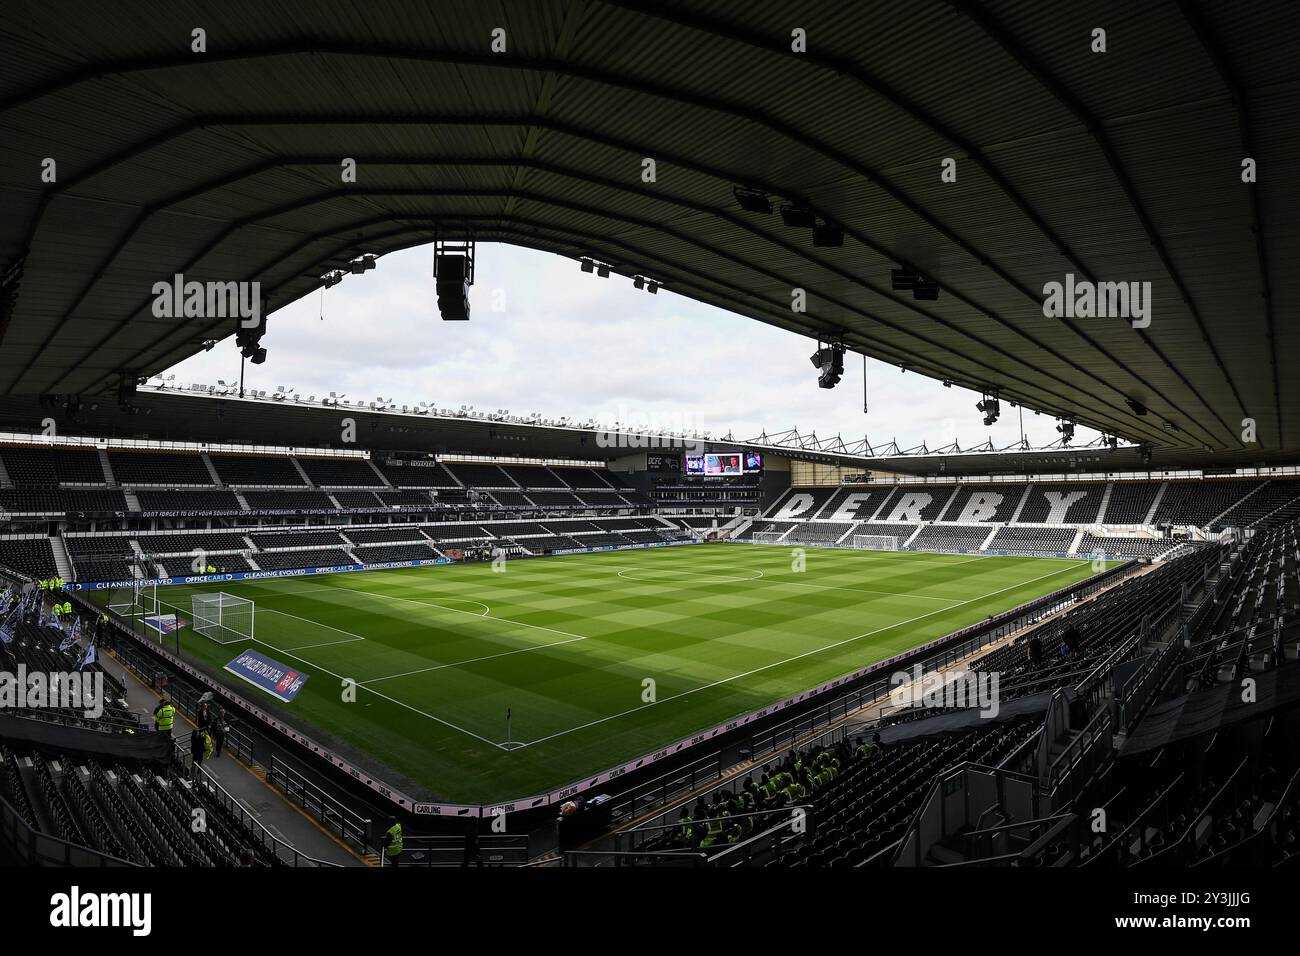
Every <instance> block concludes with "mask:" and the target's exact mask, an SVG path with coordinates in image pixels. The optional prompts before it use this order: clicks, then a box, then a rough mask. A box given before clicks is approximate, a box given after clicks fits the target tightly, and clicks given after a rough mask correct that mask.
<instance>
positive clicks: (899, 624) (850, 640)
mask: <svg viewBox="0 0 1300 956" xmlns="http://www.w3.org/2000/svg"><path fill="white" fill-rule="evenodd" d="M1086 564H1088V562H1087V561H1083V562H1080V565H1079V566H1083V565H1086ZM1073 570H1075V568H1073V567H1069V568H1060V569H1058V570H1056V571H1049V572H1048V573H1047V574H1043V575H1040V576H1038V577H1036V578H1030V579H1029V580H1028V581H1020V582H1018V583H1016V584H1011V585H1008V586H1007V587H1005V588H999V589H998V590H996V591H990V592H989V593H988V594H981V595H980V596H979V597H973V598H970V599H969V600H966V601H958V602H957V603H956V604H953V605H951V606H950V607H941V608H938V609H936V610H934V611H929V612H927V613H925V614H920V615H917V616H916V617H913V618H909V619H908V620H906V621H897V622H895V623H893V624H890V625H888V626H886V627H878V628H876V629H875V630H874V631H867V632H866V633H865V634H858V635H857V636H856V637H848V638H845V639H844V640H842V641H836V642H834V643H833V644H827V645H826V646H825V647H818V648H814V649H813V650H811V651H805V652H804V653H802V654H796V655H795V656H793V657H787V658H786V659H785V660H783V661H775V662H773V663H771V664H764V665H763V666H762V667H755V668H754V669H753V670H748V671H745V672H744V673H742V674H733V675H732V676H730V677H724V678H722V679H721V680H716V681H713V682H712V683H710V684H701V685H700V686H699V687H693V688H691V689H690V690H685V691H682V692H681V693H680V694H673V695H671V696H669V697H663V698H660V699H659V700H656V701H654V702H653V703H649V704H645V705H643V706H641V707H633V708H631V709H630V710H624V711H621V712H619V713H617V714H610V715H609V716H608V717H600V718H597V719H596V720H591V721H588V722H587V723H585V724H579V725H578V726H577V727H570V728H569V729H568V730H561V731H559V732H558V733H554V734H549V735H548V736H546V737H538V738H537V739H536V740H530V741H528V742H527V743H525V744H524V745H523V746H525V747H531V746H532V745H533V744H540V743H544V742H545V741H548V740H554V739H555V738H557V737H563V736H565V735H566V734H571V733H574V732H575V731H578V730H585V729H586V728H588V727H594V726H596V725H597V724H603V723H605V722H606V721H610V720H614V719H616V718H618V717H625V716H627V715H628V714H634V713H636V712H638V711H642V710H646V709H648V708H650V707H655V706H657V705H659V704H666V703H667V702H668V701H670V700H676V699H677V698H679V697H687V696H689V695H691V694H695V693H698V692H699V691H702V690H708V689H709V688H711V687H718V686H720V685H722V684H729V683H731V682H732V681H734V680H739V679H740V678H742V677H749V676H751V675H753V674H759V673H762V672H763V671H766V670H771V669H772V668H773V667H780V666H782V665H783V664H789V663H790V662H791V661H797V660H800V659H802V658H805V657H811V656H812V655H813V654H820V653H821V652H822V651H828V650H832V649H834V648H836V647H842V646H843V645H845V644H852V643H853V642H854V641H860V640H862V638H864V637H871V636H872V635H873V634H879V633H881V632H882V631H892V630H894V629H895V628H898V627H902V626H904V625H906V624H914V623H916V622H917V621H921V620H924V619H925V618H927V617H933V616H934V615H936V614H942V613H943V612H944V611H948V610H951V609H952V608H956V607H961V606H963V605H966V604H974V603H975V602H977V601H983V600H985V599H987V598H991V597H993V596H994V595H997V594H1002V593H1003V592H1005V591H1014V590H1015V589H1016V588H1020V587H1024V586H1025V585H1026V584H1033V583H1034V582H1035V581H1042V580H1043V579H1045V578H1052V577H1056V576H1057V575H1058V574H1064V573H1065V572H1066V571H1073Z"/></svg>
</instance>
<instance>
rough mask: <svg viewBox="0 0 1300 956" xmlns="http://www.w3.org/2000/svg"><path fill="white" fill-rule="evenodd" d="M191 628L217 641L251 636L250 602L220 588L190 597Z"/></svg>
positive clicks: (246, 638) (229, 641)
mask: <svg viewBox="0 0 1300 956" xmlns="http://www.w3.org/2000/svg"><path fill="white" fill-rule="evenodd" d="M192 611H193V614H194V625H193V626H194V630H196V631H197V632H198V633H200V634H202V635H203V636H204V637H208V638H211V639H212V640H214V641H216V642H217V643H218V644H232V643H234V642H235V641H241V640H252V639H253V602H252V601H250V600H248V599H247V598H241V597H235V596H234V595H233V594H227V593H225V592H224V591H221V592H219V593H217V594H196V595H194V597H193V605H192Z"/></svg>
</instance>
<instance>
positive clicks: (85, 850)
mask: <svg viewBox="0 0 1300 956" xmlns="http://www.w3.org/2000/svg"><path fill="white" fill-rule="evenodd" d="M0 843H3V844H4V845H5V846H7V847H8V848H9V850H10V852H11V853H12V854H13V856H14V858H15V861H16V862H17V863H18V864H19V865H20V866H76V867H110V866H111V867H117V866H136V865H137V864H135V863H132V862H130V861H129V860H123V859H120V858H118V857H115V856H111V855H110V854H107V853H101V852H100V851H98V850H92V849H90V848H89V847H84V846H79V845H78V844H76V843H69V842H68V841H67V840H61V839H59V838H58V837H56V836H52V835H50V834H48V833H42V832H41V831H40V830H36V829H33V828H32V827H31V826H30V825H29V824H28V823H27V821H26V820H24V819H23V818H22V815H21V814H20V813H19V812H18V811H17V810H15V809H14V808H13V807H12V806H10V804H9V802H8V801H7V800H5V799H4V798H3V797H0Z"/></svg>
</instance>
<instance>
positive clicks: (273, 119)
mask: <svg viewBox="0 0 1300 956" xmlns="http://www.w3.org/2000/svg"><path fill="white" fill-rule="evenodd" d="M375 123H380V124H385V125H397V124H402V125H421V126H424V125H429V124H430V123H439V124H443V125H453V124H454V125H502V126H511V127H516V126H525V125H529V124H531V125H533V126H544V127H546V128H549V129H553V130H555V131H556V132H560V133H563V134H570V131H571V130H578V131H577V132H574V133H572V135H578V136H581V137H583V138H585V139H588V140H590V141H592V142H597V143H601V144H602V145H607V146H610V147H611V148H616V149H621V150H626V151H628V152H631V153H633V154H635V155H644V154H645V152H646V150H645V149H644V148H643V147H640V146H639V145H638V144H633V143H628V142H626V141H623V140H619V139H617V138H614V137H609V136H604V135H601V134H599V133H596V132H594V131H590V130H580V129H579V128H576V127H572V126H571V125H570V124H564V123H555V122H552V121H549V120H546V119H541V118H516V117H511V118H493V117H477V116H437V117H433V116H411V115H405V114H404V115H400V116H386V117H377V116H374V115H368V116H364V117H362V116H358V117H340V116H330V117H303V116H259V117H247V116H239V115H233V116H227V115H213V116H206V117H201V118H196V119H194V120H190V121H186V122H184V123H180V124H177V125H176V126H174V127H172V128H171V130H170V131H168V132H165V133H163V134H160V135H156V136H152V137H149V138H148V139H146V140H144V141H143V142H141V143H139V144H135V145H133V146H130V147H127V148H126V149H124V150H120V151H118V152H117V153H115V154H114V155H113V156H112V157H110V158H109V159H106V160H103V161H101V162H98V163H96V164H95V166H93V167H91V168H90V169H88V170H83V171H82V172H81V173H78V174H76V175H75V176H74V177H72V179H70V180H67V181H65V182H64V183H63V184H61V185H60V186H58V187H56V189H57V190H59V191H63V190H66V189H67V188H68V187H69V186H71V185H74V184H77V183H80V182H84V181H85V180H87V179H89V178H92V177H94V176H96V175H99V174H101V173H103V172H106V171H108V170H109V169H111V168H113V167H114V166H116V165H118V164H119V163H122V162H126V161H127V160H128V159H131V158H133V157H134V156H135V155H138V154H139V153H143V152H147V151H149V150H151V149H153V148H155V147H156V146H158V145H161V144H162V143H165V142H167V141H168V140H169V139H173V138H177V137H179V136H182V135H184V134H186V133H188V132H191V131H194V130H199V129H207V128H210V127H215V126H232V127H239V126H263V125H265V126H286V125H362V124H367V125H368V124H375ZM658 155H659V156H660V157H661V158H663V159H665V160H667V161H668V162H669V163H671V164H673V165H679V166H682V167H683V168H686V169H691V170H694V171H697V172H700V173H702V174H703V175H706V176H710V177H712V178H717V179H720V180H722V181H723V182H725V183H727V184H729V185H730V184H733V183H736V182H741V181H746V182H749V183H750V184H752V185H754V186H757V187H759V188H762V189H765V190H766V191H768V192H771V193H773V194H775V195H779V196H785V197H786V198H788V199H790V200H792V201H795V202H800V203H802V204H805V205H807V206H808V207H809V208H810V209H813V210H814V211H817V212H820V210H819V209H818V207H817V205H816V204H814V203H809V202H808V201H807V199H806V197H804V196H802V195H801V194H798V193H793V192H791V191H790V190H788V189H783V188H782V187H780V186H777V185H775V184H772V183H768V182H760V181H757V180H755V179H754V177H752V176H742V175H740V174H737V173H733V172H729V171H726V170H719V169H717V168H716V167H712V166H708V165H706V164H702V163H699V162H696V161H694V160H692V159H690V158H689V157H683V156H677V155H672V154H668V153H665V152H663V151H659V152H658ZM50 198H51V196H50V195H49V194H47V196H46V197H45V198H44V199H43V200H42V203H41V205H40V207H39V208H38V210H37V217H38V219H39V217H40V216H41V215H42V214H43V211H44V209H45V207H46V204H47V202H48V201H49V199H50ZM830 218H832V219H834V218H835V217H830ZM841 225H842V226H843V228H844V230H845V233H846V234H847V235H850V236H852V237H853V238H855V239H857V240H858V241H860V242H862V243H863V245H865V246H867V247H868V248H870V249H872V250H873V251H874V252H876V253H877V254H878V255H879V256H881V257H882V258H885V259H892V260H893V261H894V262H897V263H898V264H899V265H900V266H901V267H909V266H911V267H913V268H919V267H917V266H916V264H915V263H912V262H910V261H908V260H907V259H905V258H902V257H899V256H897V255H896V254H894V253H893V252H892V251H890V250H888V249H885V248H884V247H882V246H881V245H880V244H879V243H877V242H876V241H875V240H873V239H872V238H870V237H869V236H867V235H866V234H864V233H862V232H860V231H859V230H857V229H855V228H854V227H852V226H850V225H847V224H844V223H841ZM35 230H36V223H35V222H33V224H32V229H31V232H32V234H34V233H35ZM944 291H945V292H947V293H948V294H949V295H951V296H952V297H953V298H954V299H956V300H958V301H960V302H962V303H963V304H965V305H967V306H968V307H970V308H972V309H974V310H975V311H977V312H979V313H980V314H981V315H983V316H986V317H988V318H989V319H991V320H993V321H995V322H997V323H998V324H999V325H1001V326H1002V327H1004V328H1006V329H1008V330H1009V331H1011V332H1012V333H1013V334H1015V335H1017V336H1019V337H1021V338H1023V339H1025V340H1026V341H1028V342H1030V343H1031V344H1033V345H1034V346H1035V347H1037V348H1039V349H1042V350H1043V351H1044V352H1047V353H1048V354H1049V355H1052V356H1053V357H1054V358H1056V359H1057V360H1058V361H1060V362H1061V363H1062V364H1064V365H1068V366H1069V367H1071V368H1073V369H1074V370H1075V371H1077V372H1078V373H1079V374H1081V375H1083V376H1085V377H1087V378H1089V379H1091V380H1093V381H1094V382H1096V383H1097V384H1099V385H1101V386H1102V387H1104V388H1107V389H1112V390H1114V391H1116V392H1117V393H1119V394H1121V395H1123V394H1124V393H1123V391H1122V390H1121V389H1120V388H1119V387H1118V386H1117V385H1115V384H1114V383H1113V382H1111V381H1109V380H1108V379H1107V378H1105V377H1103V376H1101V375H1098V374H1097V373H1094V372H1092V371H1090V370H1088V369H1086V368H1084V367H1083V366H1081V365H1079V364H1078V363H1077V362H1075V361H1073V360H1071V359H1070V358H1069V357H1068V356H1066V355H1064V354H1062V353H1060V352H1057V351H1056V350H1054V349H1052V348H1051V347H1050V346H1048V345H1047V344H1046V343H1044V342H1042V341H1041V340H1040V339H1038V338H1037V337H1036V336H1034V335H1032V334H1030V333H1029V332H1027V331H1025V330H1024V329H1022V328H1020V327H1019V326H1017V325H1015V324H1014V323H1012V322H1010V321H1008V320H1007V319H1005V318H1003V317H1002V316H1000V315H998V313H996V312H995V311H993V310H991V309H989V308H987V307H985V306H982V305H980V304H979V303H977V302H975V301H974V300H973V299H971V298H970V297H969V296H967V295H965V294H963V293H962V292H961V291H960V290H958V289H955V288H953V287H952V286H947V285H945V286H944ZM1035 302H1037V300H1035ZM1063 321H1064V320H1063ZM1065 324H1066V325H1067V326H1070V327H1071V328H1072V329H1073V330H1074V331H1075V332H1076V333H1078V329H1077V327H1075V326H1074V325H1073V323H1070V322H1068V321H1066V322H1065ZM1078 334H1080V337H1081V338H1083V339H1084V341H1085V342H1087V343H1088V344H1089V345H1091V346H1092V347H1093V348H1094V349H1096V351H1097V352H1099V353H1100V354H1101V355H1102V356H1104V357H1105V358H1106V359H1107V360H1108V361H1110V362H1111V363H1112V364H1114V365H1116V366H1117V367H1118V368H1120V369H1122V370H1123V371H1124V372H1125V373H1126V374H1127V375H1128V376H1129V377H1130V378H1132V379H1133V381H1134V382H1135V383H1137V384H1139V385H1142V386H1145V380H1144V379H1143V378H1142V377H1141V376H1139V375H1138V374H1137V373H1136V372H1135V371H1133V370H1132V369H1130V368H1129V367H1128V366H1127V365H1125V364H1124V363H1123V362H1121V361H1120V360H1119V359H1117V358H1116V357H1115V356H1113V355H1112V354H1111V353H1110V352H1109V351H1108V350H1106V349H1105V348H1103V347H1102V346H1100V345H1098V344H1097V343H1095V342H1092V341H1091V340H1089V339H1087V338H1086V337H1085V336H1082V334H1081V333H1078ZM1175 373H1176V374H1178V375H1179V377H1180V378H1182V379H1183V381H1184V383H1185V384H1187V385H1188V388H1189V390H1190V391H1191V392H1192V393H1193V394H1195V395H1196V397H1197V399H1198V400H1199V401H1200V402H1201V404H1202V405H1203V406H1204V407H1205V408H1206V409H1207V410H1210V411H1211V412H1212V413H1213V409H1211V408H1210V406H1209V405H1208V404H1207V403H1206V401H1205V399H1204V398H1203V397H1202V396H1201V395H1200V393H1199V392H1197V391H1196V389H1195V388H1193V387H1192V386H1191V385H1190V383H1187V381H1186V379H1185V378H1184V377H1183V376H1182V375H1181V373H1178V372H1177V370H1175ZM1165 401H1166V404H1167V405H1168V407H1169V408H1171V409H1172V410H1173V411H1175V412H1177V413H1178V414H1179V415H1181V416H1183V417H1184V418H1185V419H1186V420H1187V421H1188V422H1190V423H1196V419H1195V418H1193V417H1192V416H1191V415H1189V414H1188V413H1187V412H1185V411H1184V410H1183V409H1181V408H1180V407H1178V406H1177V405H1174V404H1173V403H1172V402H1169V401H1168V400H1167V399H1166V400H1165ZM1219 422H1220V424H1221V425H1222V426H1223V427H1224V429H1225V431H1226V432H1227V433H1228V434H1229V435H1230V439H1231V440H1232V441H1237V440H1238V436H1237V434H1236V432H1235V431H1233V430H1232V429H1230V428H1228V426H1227V423H1226V422H1224V421H1223V420H1222V419H1221V418H1220V419H1219ZM1203 430H1204V429H1203ZM1206 434H1207V435H1208V434H1209V432H1208V431H1206Z"/></svg>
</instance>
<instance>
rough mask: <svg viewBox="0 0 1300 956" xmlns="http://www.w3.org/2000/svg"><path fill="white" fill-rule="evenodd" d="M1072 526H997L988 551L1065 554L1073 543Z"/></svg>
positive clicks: (1073, 533) (1073, 532)
mask: <svg viewBox="0 0 1300 956" xmlns="http://www.w3.org/2000/svg"><path fill="white" fill-rule="evenodd" d="M1074 537H1075V531H1074V530H1073V529H1072V528H999V529H998V532H997V534H995V535H994V536H993V540H992V541H990V542H989V546H988V548H987V549H986V550H988V551H1011V552H1015V553H1018V554H1037V553H1043V554H1067V553H1069V550H1070V545H1072V544H1073V543H1074Z"/></svg>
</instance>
